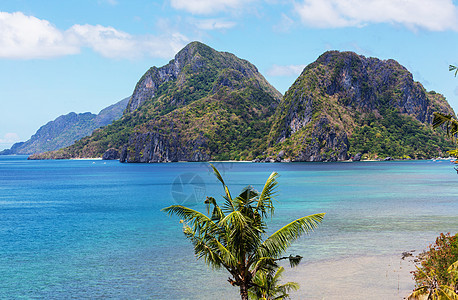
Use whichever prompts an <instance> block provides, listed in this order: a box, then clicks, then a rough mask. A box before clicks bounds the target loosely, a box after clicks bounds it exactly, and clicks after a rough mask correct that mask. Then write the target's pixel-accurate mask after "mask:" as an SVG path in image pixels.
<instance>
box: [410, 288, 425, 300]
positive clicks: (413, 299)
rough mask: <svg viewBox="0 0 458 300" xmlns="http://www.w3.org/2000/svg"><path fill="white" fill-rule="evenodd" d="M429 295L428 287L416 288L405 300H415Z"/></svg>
mask: <svg viewBox="0 0 458 300" xmlns="http://www.w3.org/2000/svg"><path fill="white" fill-rule="evenodd" d="M428 294H429V287H428V286H426V285H425V286H421V287H419V288H416V289H415V290H414V291H413V292H412V293H410V295H409V296H407V300H417V299H421V298H420V297H422V296H424V295H428Z"/></svg>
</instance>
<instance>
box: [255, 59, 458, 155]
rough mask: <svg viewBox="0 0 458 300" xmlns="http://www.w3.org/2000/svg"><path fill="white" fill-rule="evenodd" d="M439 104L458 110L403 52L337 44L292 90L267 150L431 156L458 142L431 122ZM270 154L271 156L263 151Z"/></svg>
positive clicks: (447, 110)
mask: <svg viewBox="0 0 458 300" xmlns="http://www.w3.org/2000/svg"><path fill="white" fill-rule="evenodd" d="M434 111H438V112H443V113H446V114H452V115H455V113H454V112H453V109H452V108H451V107H450V105H449V104H448V103H447V101H446V100H445V98H444V97H443V96H442V95H440V94H437V93H435V92H427V91H426V90H425V89H424V87H423V86H422V85H421V84H420V83H418V82H415V81H414V80H413V77H412V74H411V73H410V72H409V71H408V70H407V69H406V68H404V67H403V66H401V65H400V64H399V63H398V62H396V61H395V60H391V59H390V60H380V59H377V58H366V57H364V56H362V55H357V54H355V53H353V52H338V51H329V52H326V53H324V54H323V55H321V56H320V57H319V58H318V59H317V60H316V61H315V62H313V63H312V64H310V65H308V66H307V67H306V68H305V69H304V70H303V72H302V74H301V75H300V76H299V78H297V80H296V81H295V82H294V84H293V85H292V86H291V87H290V88H289V90H288V91H287V92H286V93H285V96H284V97H283V99H282V101H281V103H280V104H279V106H278V108H277V111H276V113H275V116H274V120H273V123H272V130H271V131H270V133H269V137H268V143H267V147H268V151H267V154H268V155H267V156H268V158H270V159H276V158H278V157H279V156H281V158H282V159H290V160H292V161H336V160H346V159H349V158H351V157H353V156H356V155H357V154H358V153H359V154H358V156H359V155H361V154H363V155H364V156H365V158H380V157H382V158H385V157H396V158H402V157H404V158H409V157H410V158H425V157H431V156H436V155H439V153H440V151H441V150H440V149H447V148H450V147H452V146H453V144H452V143H451V142H450V140H449V139H447V138H446V137H445V136H444V134H443V133H437V132H435V131H432V129H431V126H430V124H431V119H432V113H433V112H434ZM261 159H264V157H261Z"/></svg>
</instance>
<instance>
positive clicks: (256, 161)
mask: <svg viewBox="0 0 458 300" xmlns="http://www.w3.org/2000/svg"><path fill="white" fill-rule="evenodd" d="M260 161H261V160H260V159H259V158H255V159H253V160H252V161H251V162H254V163H258V162H260Z"/></svg>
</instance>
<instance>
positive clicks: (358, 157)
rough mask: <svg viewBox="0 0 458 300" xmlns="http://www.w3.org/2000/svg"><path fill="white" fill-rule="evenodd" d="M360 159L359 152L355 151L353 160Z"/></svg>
mask: <svg viewBox="0 0 458 300" xmlns="http://www.w3.org/2000/svg"><path fill="white" fill-rule="evenodd" d="M360 160H361V153H359V152H358V153H356V154H355V156H354V157H353V161H360Z"/></svg>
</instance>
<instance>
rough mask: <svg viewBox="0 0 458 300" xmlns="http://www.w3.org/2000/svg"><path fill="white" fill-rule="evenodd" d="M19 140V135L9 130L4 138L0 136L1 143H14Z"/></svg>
mask: <svg viewBox="0 0 458 300" xmlns="http://www.w3.org/2000/svg"><path fill="white" fill-rule="evenodd" d="M19 141H20V139H19V135H18V134H17V133H14V132H8V133H6V134H5V135H4V136H3V138H0V144H14V143H17V142H19Z"/></svg>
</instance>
